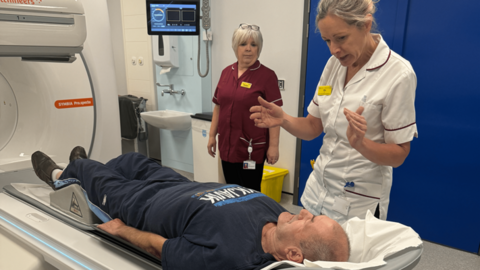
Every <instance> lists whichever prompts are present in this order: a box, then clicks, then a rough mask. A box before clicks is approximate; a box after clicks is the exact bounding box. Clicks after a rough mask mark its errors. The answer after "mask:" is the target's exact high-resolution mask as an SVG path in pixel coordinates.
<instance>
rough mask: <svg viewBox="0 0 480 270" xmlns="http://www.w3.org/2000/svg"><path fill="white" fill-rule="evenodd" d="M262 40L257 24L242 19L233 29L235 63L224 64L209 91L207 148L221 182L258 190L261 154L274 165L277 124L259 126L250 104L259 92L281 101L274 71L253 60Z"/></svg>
mask: <svg viewBox="0 0 480 270" xmlns="http://www.w3.org/2000/svg"><path fill="white" fill-rule="evenodd" d="M262 45H263V39H262V33H261V32H260V27H258V26H257V25H251V24H245V23H242V24H240V26H239V27H238V29H237V30H235V32H234V33H233V38H232V47H233V51H234V52H235V56H236V57H237V60H238V61H237V62H236V63H233V64H232V65H230V66H227V67H226V68H225V69H224V70H223V71H222V75H221V77H220V80H219V82H218V85H217V89H216V90H215V95H214V97H213V100H212V101H213V103H215V108H214V109H213V117H212V125H211V128H210V138H209V141H208V146H207V147H208V153H209V154H210V155H211V156H212V157H215V154H216V148H217V140H216V135H217V134H218V149H219V150H220V159H221V160H222V167H223V174H224V175H225V181H226V182H227V183H229V184H238V185H241V186H244V187H248V188H252V189H255V190H258V191H260V185H261V181H262V175H263V164H264V161H265V159H267V162H268V163H269V164H275V163H276V162H277V161H278V157H279V150H278V144H279V136H280V128H279V127H274V128H269V129H261V128H257V127H255V124H254V122H253V121H252V120H250V112H249V109H250V107H252V106H254V105H257V104H258V97H259V96H261V97H262V98H264V99H265V100H267V101H268V102H271V103H274V104H276V105H278V106H282V105H283V102H282V96H281V94H280V90H279V89H278V82H277V75H276V74H275V72H274V71H273V70H271V69H269V68H267V67H265V66H264V65H262V64H261V63H260V62H259V61H258V57H259V56H260V52H261V51H262Z"/></svg>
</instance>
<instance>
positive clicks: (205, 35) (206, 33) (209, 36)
mask: <svg viewBox="0 0 480 270" xmlns="http://www.w3.org/2000/svg"><path fill="white" fill-rule="evenodd" d="M201 32H202V33H203V40H205V41H207V40H213V34H212V30H207V31H201Z"/></svg>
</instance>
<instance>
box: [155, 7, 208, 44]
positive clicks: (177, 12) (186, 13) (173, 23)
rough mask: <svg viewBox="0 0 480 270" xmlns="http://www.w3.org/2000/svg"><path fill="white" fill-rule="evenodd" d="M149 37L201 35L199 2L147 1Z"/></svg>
mask: <svg viewBox="0 0 480 270" xmlns="http://www.w3.org/2000/svg"><path fill="white" fill-rule="evenodd" d="M146 4H147V29H148V34H149V35H167V36H169V35H182V36H196V35H198V34H199V32H200V29H199V21H200V15H199V14H200V12H199V6H200V1H199V0H190V1H189V0H178V1H177V0H147V3H146Z"/></svg>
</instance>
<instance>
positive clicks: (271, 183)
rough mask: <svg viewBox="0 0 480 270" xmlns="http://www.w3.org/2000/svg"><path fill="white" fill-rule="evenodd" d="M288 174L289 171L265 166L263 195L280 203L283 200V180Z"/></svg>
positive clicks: (262, 186)
mask: <svg viewBox="0 0 480 270" xmlns="http://www.w3.org/2000/svg"><path fill="white" fill-rule="evenodd" d="M287 173H288V170H286V169H281V168H275V167H270V166H267V165H265V166H263V177H262V185H261V187H260V188H261V191H262V193H263V194H265V195H267V196H268V197H270V198H272V199H274V200H275V201H276V202H280V200H281V199H282V188H283V178H284V177H285V175H286V174H287Z"/></svg>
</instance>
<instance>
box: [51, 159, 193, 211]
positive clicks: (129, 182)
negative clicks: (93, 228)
mask: <svg viewBox="0 0 480 270" xmlns="http://www.w3.org/2000/svg"><path fill="white" fill-rule="evenodd" d="M67 178H76V179H78V180H80V182H81V186H82V188H83V189H85V191H86V192H87V195H88V199H89V200H90V201H91V202H92V203H93V204H95V205H97V206H98V207H100V208H101V209H102V210H103V211H105V212H106V213H108V214H109V215H110V216H111V217H112V218H116V217H121V215H120V212H121V211H122V209H123V208H122V207H121V206H122V204H123V203H124V201H125V200H127V199H128V198H130V197H131V196H132V194H134V193H135V192H136V191H137V190H139V189H141V188H143V186H146V185H148V184H149V182H160V181H164V182H170V183H171V185H176V184H178V183H180V182H191V181H190V180H188V179H187V178H185V177H183V176H182V175H180V174H179V173H177V172H175V171H174V170H172V169H170V168H166V167H162V166H161V165H160V164H158V163H157V162H156V161H154V160H152V159H149V158H147V157H146V156H144V155H142V154H139V153H134V152H132V153H128V154H125V155H121V156H119V157H117V158H114V159H112V160H110V161H109V162H108V163H106V164H105V165H104V164H102V163H100V162H97V161H94V160H91V159H77V160H74V161H73V162H71V163H70V164H69V165H68V166H67V167H66V168H65V170H64V171H63V173H62V175H61V176H60V179H59V180H63V179H67ZM152 192H153V191H152ZM107 195H108V196H107ZM105 197H107V198H106V199H107V200H108V203H104V200H105ZM124 220H125V219H124Z"/></svg>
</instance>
